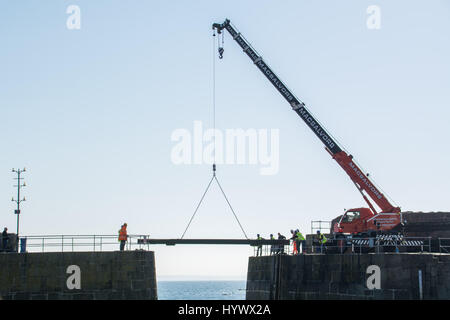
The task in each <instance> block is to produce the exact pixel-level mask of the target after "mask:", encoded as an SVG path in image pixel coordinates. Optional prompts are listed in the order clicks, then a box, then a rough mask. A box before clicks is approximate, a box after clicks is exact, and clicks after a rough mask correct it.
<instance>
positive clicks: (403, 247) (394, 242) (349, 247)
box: [254, 237, 450, 256]
mask: <svg viewBox="0 0 450 320" xmlns="http://www.w3.org/2000/svg"><path fill="white" fill-rule="evenodd" d="M444 240H445V242H444ZM432 241H433V240H432V238H431V237H392V238H382V237H379V238H352V239H329V240H328V242H327V243H326V244H324V245H321V244H320V243H318V242H317V241H315V242H313V243H312V244H311V243H310V244H309V245H306V246H305V248H304V249H303V250H301V251H303V253H307V254H310V253H328V254H348V253H351V254H363V253H382V252H391V253H402V252H416V253H419V252H420V253H424V252H433V251H434V252H437V251H438V252H441V253H444V252H445V253H450V238H439V250H436V249H433V248H432ZM259 247H261V248H260V249H258V247H254V255H255V256H258V255H263V256H264V255H266V256H267V255H274V254H288V255H294V254H295V253H294V246H293V242H292V241H291V243H290V244H289V245H288V246H283V247H282V248H281V247H274V246H269V245H262V246H259Z"/></svg>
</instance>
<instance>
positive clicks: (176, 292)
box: [157, 280, 246, 300]
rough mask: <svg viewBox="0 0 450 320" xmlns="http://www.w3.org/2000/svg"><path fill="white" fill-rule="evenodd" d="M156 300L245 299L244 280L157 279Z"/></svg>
mask: <svg viewBox="0 0 450 320" xmlns="http://www.w3.org/2000/svg"><path fill="white" fill-rule="evenodd" d="M157 286H158V300H245V286H246V281H241V280H236V281H158V283H157Z"/></svg>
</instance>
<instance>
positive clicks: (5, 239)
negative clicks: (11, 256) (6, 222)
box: [2, 227, 8, 252]
mask: <svg viewBox="0 0 450 320" xmlns="http://www.w3.org/2000/svg"><path fill="white" fill-rule="evenodd" d="M7 246H8V228H6V227H5V229H3V232H2V251H5V252H6V247H7Z"/></svg>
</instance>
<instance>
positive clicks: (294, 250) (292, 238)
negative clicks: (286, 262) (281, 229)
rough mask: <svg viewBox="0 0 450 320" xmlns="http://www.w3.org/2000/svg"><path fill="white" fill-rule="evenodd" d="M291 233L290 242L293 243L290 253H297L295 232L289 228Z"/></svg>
mask: <svg viewBox="0 0 450 320" xmlns="http://www.w3.org/2000/svg"><path fill="white" fill-rule="evenodd" d="M291 234H292V237H291V238H290V240H292V244H293V249H292V254H298V247H297V234H296V233H295V231H294V230H291Z"/></svg>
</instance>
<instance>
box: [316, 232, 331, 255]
mask: <svg viewBox="0 0 450 320" xmlns="http://www.w3.org/2000/svg"><path fill="white" fill-rule="evenodd" d="M317 240H318V242H319V244H320V247H319V248H320V253H322V252H323V247H324V246H325V243H327V241H328V239H327V237H325V235H324V234H323V233H321V232H320V230H317Z"/></svg>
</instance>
